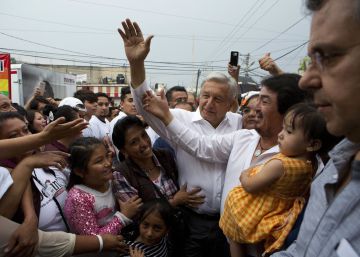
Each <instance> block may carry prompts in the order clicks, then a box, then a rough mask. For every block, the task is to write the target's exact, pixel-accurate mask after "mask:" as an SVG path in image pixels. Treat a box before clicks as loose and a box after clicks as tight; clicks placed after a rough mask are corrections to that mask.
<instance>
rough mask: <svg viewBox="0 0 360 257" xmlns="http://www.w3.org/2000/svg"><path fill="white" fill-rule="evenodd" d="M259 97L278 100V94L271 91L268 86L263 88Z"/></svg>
mask: <svg viewBox="0 0 360 257" xmlns="http://www.w3.org/2000/svg"><path fill="white" fill-rule="evenodd" d="M259 97H260V98H269V99H272V100H277V93H275V92H274V91H271V90H270V89H268V88H267V87H266V86H262V87H261V90H260V93H259Z"/></svg>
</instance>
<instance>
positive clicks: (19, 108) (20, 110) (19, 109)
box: [11, 103, 27, 117]
mask: <svg viewBox="0 0 360 257" xmlns="http://www.w3.org/2000/svg"><path fill="white" fill-rule="evenodd" d="M11 105H12V106H13V107H14V108H15V109H16V111H17V112H18V113H19V114H20V115H21V116H23V117H26V114H27V111H26V110H25V108H24V107H22V106H21V105H19V104H18V103H11Z"/></svg>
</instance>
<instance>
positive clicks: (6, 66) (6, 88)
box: [0, 53, 11, 99]
mask: <svg viewBox="0 0 360 257" xmlns="http://www.w3.org/2000/svg"><path fill="white" fill-rule="evenodd" d="M0 94H3V95H6V96H8V97H9V98H10V99H11V59H10V54H6V53H0Z"/></svg>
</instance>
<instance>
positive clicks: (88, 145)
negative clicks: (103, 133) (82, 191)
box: [67, 137, 103, 190]
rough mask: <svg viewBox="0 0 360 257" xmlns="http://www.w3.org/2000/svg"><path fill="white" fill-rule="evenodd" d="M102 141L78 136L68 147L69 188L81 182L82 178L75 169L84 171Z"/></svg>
mask: <svg viewBox="0 0 360 257" xmlns="http://www.w3.org/2000/svg"><path fill="white" fill-rule="evenodd" d="M102 144H103V143H102V142H101V141H100V140H99V139H97V138H95V137H80V138H78V139H76V140H75V141H74V142H73V143H72V144H71V145H70V147H69V153H70V158H69V163H70V169H71V173H70V178H69V183H68V185H67V189H68V190H69V189H70V188H72V187H73V186H74V185H76V184H81V183H82V178H81V177H79V176H78V175H76V174H75V170H76V169H77V170H81V171H85V170H86V169H87V167H88V164H89V160H90V158H91V155H92V153H93V152H94V150H95V148H96V147H98V146H99V145H102Z"/></svg>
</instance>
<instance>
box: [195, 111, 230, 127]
mask: <svg viewBox="0 0 360 257" xmlns="http://www.w3.org/2000/svg"><path fill="white" fill-rule="evenodd" d="M191 121H192V122H197V121H206V122H208V121H207V120H205V119H204V118H203V117H202V116H201V114H200V108H199V107H198V108H197V110H196V112H194V115H193V116H192V119H191ZM225 122H227V123H229V112H227V113H226V114H225V117H224V119H223V120H222V121H221V122H220V124H219V125H218V127H219V126H220V125H221V124H223V123H225ZM208 123H209V124H210V122H208ZM210 125H211V124H210ZM211 126H212V125H211ZM214 129H215V128H214Z"/></svg>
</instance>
